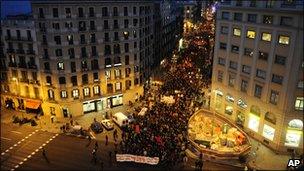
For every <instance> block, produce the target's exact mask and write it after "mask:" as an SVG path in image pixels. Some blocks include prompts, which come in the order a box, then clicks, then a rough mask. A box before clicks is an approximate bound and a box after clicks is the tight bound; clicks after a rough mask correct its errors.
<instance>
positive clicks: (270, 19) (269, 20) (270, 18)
mask: <svg viewBox="0 0 304 171" xmlns="http://www.w3.org/2000/svg"><path fill="white" fill-rule="evenodd" d="M263 23H264V24H272V23H273V16H272V15H264V16H263Z"/></svg>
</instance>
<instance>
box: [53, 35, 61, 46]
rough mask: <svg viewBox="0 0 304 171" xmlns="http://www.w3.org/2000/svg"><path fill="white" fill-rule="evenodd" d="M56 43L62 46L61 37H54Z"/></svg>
mask: <svg viewBox="0 0 304 171" xmlns="http://www.w3.org/2000/svg"><path fill="white" fill-rule="evenodd" d="M54 41H55V42H56V45H61V37H60V36H54Z"/></svg>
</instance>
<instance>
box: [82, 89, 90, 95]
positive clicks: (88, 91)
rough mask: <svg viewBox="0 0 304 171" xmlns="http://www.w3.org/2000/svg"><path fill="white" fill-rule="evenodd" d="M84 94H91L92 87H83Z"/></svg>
mask: <svg viewBox="0 0 304 171" xmlns="http://www.w3.org/2000/svg"><path fill="white" fill-rule="evenodd" d="M83 96H84V97H88V96H90V88H89V87H85V88H84V89H83Z"/></svg>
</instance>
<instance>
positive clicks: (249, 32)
mask: <svg viewBox="0 0 304 171" xmlns="http://www.w3.org/2000/svg"><path fill="white" fill-rule="evenodd" d="M246 37H247V38H249V39H254V38H255V31H253V30H247V36H246Z"/></svg>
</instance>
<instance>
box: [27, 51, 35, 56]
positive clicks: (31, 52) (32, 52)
mask: <svg viewBox="0 0 304 171" xmlns="http://www.w3.org/2000/svg"><path fill="white" fill-rule="evenodd" d="M26 54H28V55H35V51H34V50H27V51H26Z"/></svg>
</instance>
